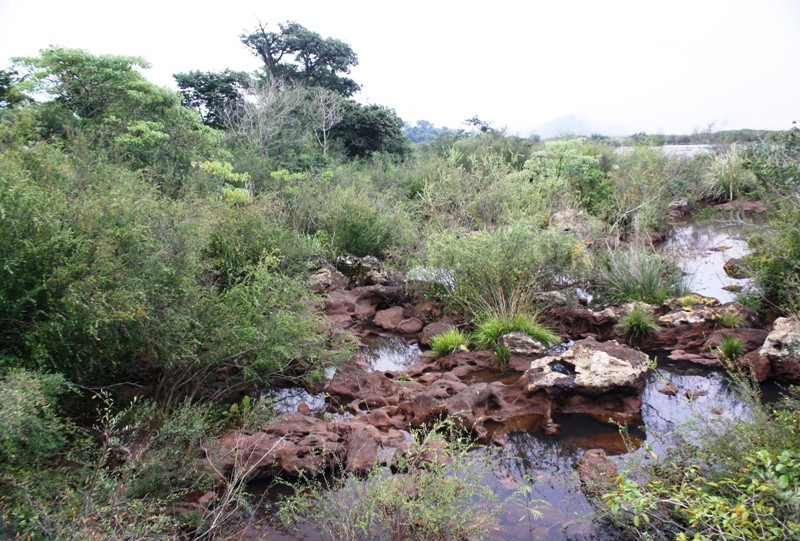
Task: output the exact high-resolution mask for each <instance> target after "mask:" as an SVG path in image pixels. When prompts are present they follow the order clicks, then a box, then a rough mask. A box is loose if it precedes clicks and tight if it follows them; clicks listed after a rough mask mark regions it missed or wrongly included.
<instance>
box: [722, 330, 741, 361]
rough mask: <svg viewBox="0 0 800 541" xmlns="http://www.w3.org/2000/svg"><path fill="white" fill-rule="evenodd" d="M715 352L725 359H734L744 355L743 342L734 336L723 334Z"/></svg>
mask: <svg viewBox="0 0 800 541" xmlns="http://www.w3.org/2000/svg"><path fill="white" fill-rule="evenodd" d="M717 353H718V354H719V356H720V357H722V358H723V359H725V360H727V361H735V360H736V359H738V358H739V357H741V356H742V355H744V342H742V340H741V339H740V338H737V337H735V336H723V337H722V340H720V342H719V345H718V346H717Z"/></svg>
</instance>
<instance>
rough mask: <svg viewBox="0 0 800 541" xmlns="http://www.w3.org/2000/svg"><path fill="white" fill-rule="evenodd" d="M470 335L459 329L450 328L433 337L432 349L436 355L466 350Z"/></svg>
mask: <svg viewBox="0 0 800 541" xmlns="http://www.w3.org/2000/svg"><path fill="white" fill-rule="evenodd" d="M469 342H470V340H469V337H468V336H467V335H466V334H464V333H463V332H461V331H459V330H458V329H455V328H453V329H448V330H446V331H445V332H443V333H441V334H437V335H436V336H433V337H432V338H431V342H430V345H431V349H432V350H433V351H435V352H436V355H438V356H440V357H441V356H442V355H447V354H449V353H455V352H457V351H462V350H466V349H467V348H468V347H469Z"/></svg>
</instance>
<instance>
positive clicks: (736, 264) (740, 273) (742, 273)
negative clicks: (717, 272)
mask: <svg viewBox="0 0 800 541" xmlns="http://www.w3.org/2000/svg"><path fill="white" fill-rule="evenodd" d="M722 268H723V269H724V270H725V274H727V275H728V276H730V277H731V278H734V279H737V280H740V279H742V278H747V277H748V276H750V275H751V274H752V272H751V271H750V265H749V264H748V263H747V260H746V259H745V258H743V257H737V258H734V259H729V260H728V261H726V262H725V264H724V265H723V266H722Z"/></svg>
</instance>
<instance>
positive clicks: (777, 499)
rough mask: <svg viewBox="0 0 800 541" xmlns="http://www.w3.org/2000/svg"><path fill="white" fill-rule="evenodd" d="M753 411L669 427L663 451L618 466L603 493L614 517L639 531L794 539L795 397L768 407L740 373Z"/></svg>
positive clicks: (631, 533)
mask: <svg viewBox="0 0 800 541" xmlns="http://www.w3.org/2000/svg"><path fill="white" fill-rule="evenodd" d="M736 381H737V383H736V384H735V385H736V386H737V388H738V389H739V391H740V392H741V393H743V396H747V397H749V398H748V399H747V400H748V405H749V408H750V410H751V411H752V418H750V419H748V420H742V421H736V422H733V423H731V422H730V420H728V419H719V420H716V421H715V420H713V419H698V420H697V422H698V423H699V426H698V425H697V424H689V425H686V426H683V427H680V428H679V429H678V431H677V433H672V434H670V435H669V438H670V439H669V441H671V445H670V447H669V448H668V449H667V453H666V454H665V456H663V457H659V458H657V459H656V461H655V462H653V463H650V464H646V465H645V466H644V467H643V469H642V470H641V471H639V470H637V471H633V472H626V473H623V475H621V476H620V477H619V486H618V488H617V489H615V490H613V491H611V492H609V493H608V494H606V495H605V496H604V499H605V500H606V504H607V505H608V508H609V510H610V513H611V517H612V519H613V520H614V521H615V523H616V524H617V526H619V527H621V528H622V529H623V531H624V533H625V534H627V536H628V537H631V538H639V539H655V540H660V539H664V540H666V539H684V540H685V539H697V540H707V539H770V540H783V539H795V538H797V536H798V535H800V522H798V520H797V517H798V516H799V515H798V513H799V512H800V507H798V501H800V500H798V497H797V496H798V495H799V494H800V476H798V475H797V466H798V458H800V426H799V425H798V423H797V411H798V405H800V404H798V402H797V400H796V397H792V396H788V397H784V398H783V399H782V401H781V402H780V403H779V404H777V406H776V407H775V408H774V409H772V410H770V409H768V408H769V406H767V405H764V404H762V403H761V402H760V400H759V395H758V392H757V390H754V388H753V387H750V386H749V385H748V384H747V383H746V382H745V380H743V379H739V380H736Z"/></svg>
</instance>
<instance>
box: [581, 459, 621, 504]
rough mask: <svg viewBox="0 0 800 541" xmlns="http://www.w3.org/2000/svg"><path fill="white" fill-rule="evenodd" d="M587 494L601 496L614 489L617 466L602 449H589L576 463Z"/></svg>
mask: <svg viewBox="0 0 800 541" xmlns="http://www.w3.org/2000/svg"><path fill="white" fill-rule="evenodd" d="M575 467H576V468H577V470H578V477H580V480H581V485H582V486H583V490H584V492H585V493H586V494H588V495H592V496H600V495H602V494H605V493H606V492H608V491H610V490H611V489H612V488H613V487H614V478H615V477H616V476H617V466H616V464H614V461H612V460H611V459H610V458H608V455H607V454H606V452H605V451H603V450H602V449H589V450H588V451H586V452H585V453H584V454H583V456H581V457H580V458H579V459H578V460H577V462H576V463H575Z"/></svg>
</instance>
